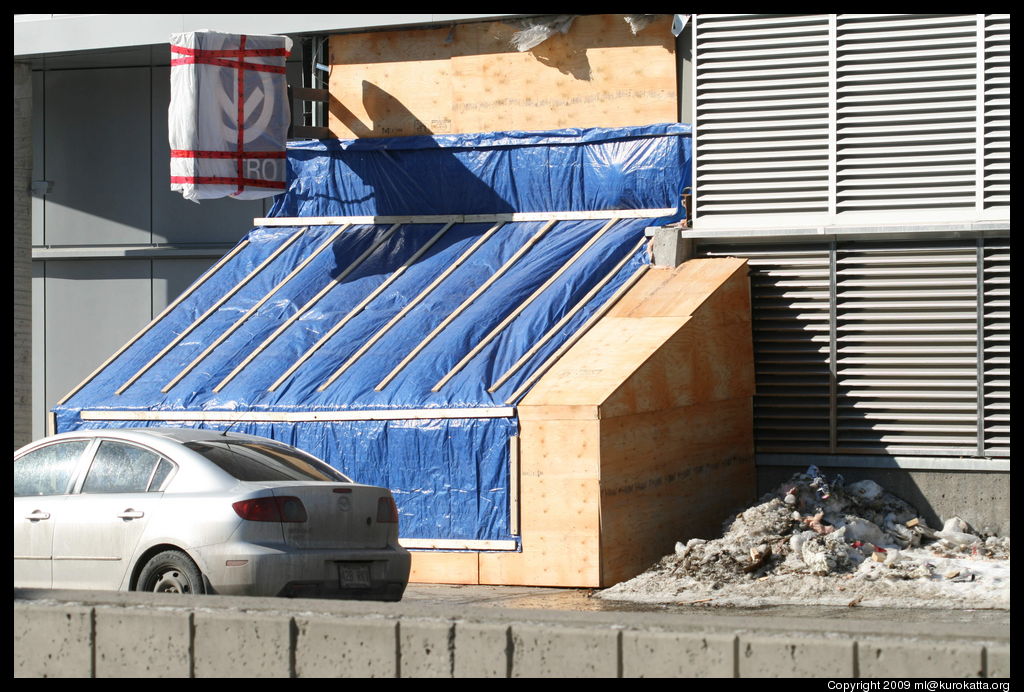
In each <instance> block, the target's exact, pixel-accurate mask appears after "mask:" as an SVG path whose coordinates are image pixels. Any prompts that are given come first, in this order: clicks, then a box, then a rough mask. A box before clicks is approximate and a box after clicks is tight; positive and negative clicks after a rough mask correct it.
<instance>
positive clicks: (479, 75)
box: [328, 15, 678, 139]
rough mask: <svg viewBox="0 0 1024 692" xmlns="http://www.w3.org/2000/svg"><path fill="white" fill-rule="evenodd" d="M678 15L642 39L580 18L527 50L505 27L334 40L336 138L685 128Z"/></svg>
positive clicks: (607, 21)
mask: <svg viewBox="0 0 1024 692" xmlns="http://www.w3.org/2000/svg"><path fill="white" fill-rule="evenodd" d="M671 21H672V18H671V15H664V16H662V17H659V18H657V19H656V20H655V21H653V22H652V23H651V24H650V25H648V26H647V27H646V28H644V29H643V30H642V31H640V32H639V33H638V34H636V35H634V34H633V33H632V30H631V29H630V27H629V25H628V24H627V23H626V22H625V21H624V19H623V15H584V16H579V17H577V18H576V19H575V20H574V21H573V23H572V26H571V27H570V29H569V31H568V32H567V33H565V34H559V33H556V34H555V35H553V36H551V37H550V38H548V39H547V40H546V41H544V42H543V43H541V44H539V45H538V46H535V47H534V48H532V49H530V50H529V51H524V52H519V51H517V50H515V48H514V47H513V46H512V43H511V40H512V37H513V35H514V33H515V32H516V31H517V27H515V26H513V25H511V24H506V23H503V22H485V23H476V24H461V25H458V26H455V27H448V28H443V29H411V30H403V31H383V32H372V33H365V34H343V35H336V36H332V37H331V40H330V49H331V59H330V61H331V75H330V81H329V90H330V95H331V101H330V118H329V123H328V125H329V127H330V130H331V132H332V134H333V135H334V136H335V137H339V138H342V139H347V138H360V137H395V136H408V135H418V134H452V133H469V132H491V131H501V130H545V129H557V128H565V127H617V126H623V125H649V124H654V123H663V122H675V121H676V120H678V103H677V94H676V60H675V39H674V37H673V36H672V33H671V31H670V27H671Z"/></svg>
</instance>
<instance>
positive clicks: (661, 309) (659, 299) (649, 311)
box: [609, 257, 749, 317]
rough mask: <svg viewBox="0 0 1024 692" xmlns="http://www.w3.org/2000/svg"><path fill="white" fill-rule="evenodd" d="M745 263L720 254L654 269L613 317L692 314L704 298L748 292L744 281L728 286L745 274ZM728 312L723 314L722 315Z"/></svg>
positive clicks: (614, 310) (611, 312) (614, 312)
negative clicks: (734, 277)
mask: <svg viewBox="0 0 1024 692" xmlns="http://www.w3.org/2000/svg"><path fill="white" fill-rule="evenodd" d="M705 259H713V260H714V261H712V262H707V261H705ZM745 264H746V260H745V259H742V258H736V257H719V258H697V259H691V260H687V261H686V262H683V263H682V264H680V265H679V266H678V267H676V268H674V269H661V268H657V267H655V268H652V269H651V270H649V271H648V272H647V273H646V274H645V275H644V276H643V278H642V279H641V280H640V281H639V282H638V283H637V285H636V286H635V287H634V289H633V290H631V291H629V293H627V294H626V295H625V296H623V297H622V299H621V300H620V301H619V302H618V303H617V304H616V305H615V307H614V308H612V310H611V311H610V313H609V314H610V315H611V316H613V317H669V316H679V317H684V316H686V315H692V314H694V313H695V312H696V311H697V310H698V308H700V306H701V305H703V304H704V302H705V301H707V300H708V299H710V298H711V297H712V296H716V295H720V294H721V292H722V291H723V290H726V291H728V292H730V293H733V292H736V291H739V292H741V293H743V292H749V290H748V289H747V288H745V287H746V286H747V284H746V283H745V282H740V284H738V285H728V286H727V284H728V282H729V281H730V280H731V279H732V278H733V275H734V274H737V273H741V274H742V275H743V276H744V277H745V276H746V273H747V270H746V267H745ZM741 299H742V298H733V299H732V300H741ZM748 313H749V311H748ZM729 314H731V313H723V316H727V315H729ZM740 314H742V313H740ZM748 316H749V315H748Z"/></svg>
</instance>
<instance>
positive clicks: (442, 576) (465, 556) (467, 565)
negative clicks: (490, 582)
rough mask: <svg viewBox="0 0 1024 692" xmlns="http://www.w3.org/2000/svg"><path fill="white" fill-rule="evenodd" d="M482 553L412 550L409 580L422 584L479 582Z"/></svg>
mask: <svg viewBox="0 0 1024 692" xmlns="http://www.w3.org/2000/svg"><path fill="white" fill-rule="evenodd" d="M479 555H480V553H475V552H474V553H443V552H437V551H433V550H426V551H419V550H414V551H412V570H411V572H410V573H409V581H410V582H413V583H420V584H479V583H480V566H479V557H478V556H479Z"/></svg>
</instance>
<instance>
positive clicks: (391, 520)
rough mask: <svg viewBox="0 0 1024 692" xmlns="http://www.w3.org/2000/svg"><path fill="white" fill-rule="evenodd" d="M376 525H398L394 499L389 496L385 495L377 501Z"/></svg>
mask: <svg viewBox="0 0 1024 692" xmlns="http://www.w3.org/2000/svg"><path fill="white" fill-rule="evenodd" d="M377 523H379V524H397V523H398V507H397V506H396V505H395V499H394V498H393V497H391V496H390V495H386V496H384V497H382V498H380V499H379V500H377Z"/></svg>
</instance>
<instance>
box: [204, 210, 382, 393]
mask: <svg viewBox="0 0 1024 692" xmlns="http://www.w3.org/2000/svg"><path fill="white" fill-rule="evenodd" d="M400 225H401V224H397V223H396V224H394V225H393V226H391V228H389V229H388V230H386V231H385V232H384V233H382V234H381V235H380V237H379V238H377V239H376V240H375V241H374V242H373V243H371V244H370V247H368V248H366V250H365V251H364V252H363V253H362V254H361V255H359V256H358V257H356V258H355V259H354V260H352V262H351V263H350V264H349V265H348V266H347V267H346V268H345V270H344V271H342V272H341V273H340V274H338V275H337V276H336V277H334V278H333V279H331V280H330V281H328V282H327V283H326V284H325V285H324V287H323V288H321V289H320V291H319V292H317V294H316V295H315V296H313V297H312V298H310V299H309V300H308V301H306V304H305V305H303V306H302V307H301V308H299V309H298V311H296V312H295V313H294V314H293V315H292V316H291V317H289V318H288V319H287V320H285V321H284V322H283V323H281V326H279V327H278V328H277V329H275V330H274V332H273V333H272V334H271V335H270V336H268V337H267V338H266V339H264V340H263V342H262V343H260V345H259V346H257V347H256V348H255V349H253V350H252V351H251V352H250V353H249V355H248V356H246V357H245V358H243V359H242V362H241V363H239V364H238V365H236V366H235V368H234V369H233V370H232V371H231V372H229V373H228V374H227V375H226V376H225V377H224V379H222V380H221V381H220V382H219V383H217V386H216V387H214V388H213V391H214V392H219V391H220V390H221V389H223V388H224V387H225V386H226V385H227V384H228V383H229V382H230V381H231V380H233V379H234V378H235V377H236V376H237V375H238V373H240V372H242V370H244V369H245V368H246V367H247V366H248V365H249V363H251V362H252V361H253V360H254V359H255V358H256V356H258V355H259V354H260V353H262V352H263V351H264V349H266V348H267V346H269V345H270V344H271V343H273V342H274V340H275V339H277V337H279V336H281V334H283V333H284V331H285V330H286V329H288V327H290V326H291V325H292V324H294V323H295V321H296V320H298V319H299V318H300V317H302V316H303V315H304V314H306V312H307V311H308V310H309V309H310V308H311V307H313V306H314V305H316V303H317V302H319V300H320V299H321V298H323V297H324V296H325V295H327V294H328V293H330V292H331V291H332V290H333V289H334V287H335V286H337V285H338V284H340V283H341V282H342V281H344V280H345V278H346V277H348V275H349V274H351V273H352V272H354V271H355V270H356V269H358V268H359V265H361V264H362V263H363V262H364V261H365V260H366V258H367V257H369V256H370V255H372V254H373V253H374V252H376V251H377V248H379V247H380V246H381V245H383V244H384V243H385V242H387V241H388V240H389V239H390V238H391V236H392V235H394V233H395V231H397V230H398V227H399V226H400Z"/></svg>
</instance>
